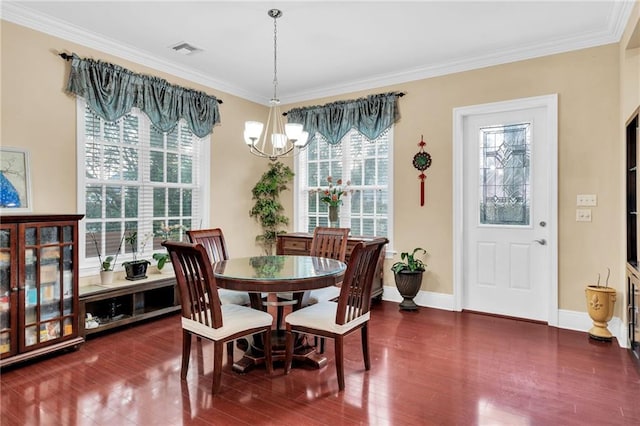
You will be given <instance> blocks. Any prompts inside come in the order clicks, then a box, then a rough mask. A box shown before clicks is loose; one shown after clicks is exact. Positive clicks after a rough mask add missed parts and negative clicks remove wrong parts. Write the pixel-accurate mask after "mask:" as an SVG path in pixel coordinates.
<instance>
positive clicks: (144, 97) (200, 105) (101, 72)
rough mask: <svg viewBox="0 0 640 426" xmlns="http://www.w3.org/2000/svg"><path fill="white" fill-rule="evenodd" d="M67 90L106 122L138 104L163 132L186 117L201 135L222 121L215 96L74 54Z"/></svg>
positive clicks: (209, 131) (119, 116)
mask: <svg viewBox="0 0 640 426" xmlns="http://www.w3.org/2000/svg"><path fill="white" fill-rule="evenodd" d="M67 91H68V92H70V93H73V94H75V95H77V96H81V97H83V98H84V99H86V101H87V104H88V105H89V107H90V108H91V109H92V110H93V111H94V112H95V113H96V114H97V115H99V116H100V117H102V118H103V119H105V120H107V121H116V120H118V119H120V118H121V117H123V116H124V115H125V114H127V113H128V112H129V111H131V108H133V107H137V108H139V109H140V110H141V111H143V112H144V113H145V114H147V116H148V117H149V119H150V120H151V122H152V123H153V124H154V125H155V126H156V127H158V128H159V129H160V130H161V131H163V132H169V131H171V129H173V128H174V127H175V126H176V124H178V121H179V120H180V119H181V118H183V119H185V121H186V122H187V124H188V126H189V128H190V129H191V130H192V131H193V133H194V134H195V135H196V136H198V137H204V136H206V135H208V134H209V133H211V132H212V131H213V126H215V125H216V124H218V123H219V122H220V113H219V111H218V99H217V98H216V97H215V96H211V95H208V94H206V93H204V92H200V91H196V90H192V89H187V88H184V87H181V86H176V85H173V84H170V83H169V82H167V81H166V80H163V79H161V78H158V77H153V76H148V75H143V74H137V73H134V72H132V71H130V70H128V69H126V68H122V67H120V66H118V65H115V64H111V63H108V62H102V61H95V60H93V59H87V58H80V57H78V56H77V55H75V54H73V57H72V59H71V72H70V74H69V80H68V81H67Z"/></svg>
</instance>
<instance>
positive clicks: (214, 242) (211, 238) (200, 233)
mask: <svg viewBox="0 0 640 426" xmlns="http://www.w3.org/2000/svg"><path fill="white" fill-rule="evenodd" d="M187 236H188V237H189V240H190V241H191V242H192V243H200V244H202V245H203V246H204V248H205V249H206V250H207V254H208V255H209V259H211V263H215V262H219V261H221V260H226V259H229V254H228V253H227V245H226V243H225V241H224V234H223V233H222V229H220V228H214V229H195V230H194V229H192V230H189V231H187Z"/></svg>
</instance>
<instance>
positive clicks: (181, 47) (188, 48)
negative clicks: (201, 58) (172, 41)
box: [171, 42, 201, 55]
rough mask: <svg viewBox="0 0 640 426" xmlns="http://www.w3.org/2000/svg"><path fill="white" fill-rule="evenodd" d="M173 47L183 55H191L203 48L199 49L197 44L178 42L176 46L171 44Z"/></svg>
mask: <svg viewBox="0 0 640 426" xmlns="http://www.w3.org/2000/svg"><path fill="white" fill-rule="evenodd" d="M171 49H173V50H174V51H176V52H178V53H180V54H182V55H191V54H192V53H195V52H199V51H200V50H201V49H198V48H197V47H195V46H192V45H190V44H189V43H184V42H181V43H178V44H176V45H175V46H171Z"/></svg>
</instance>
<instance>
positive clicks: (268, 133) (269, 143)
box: [244, 9, 309, 161]
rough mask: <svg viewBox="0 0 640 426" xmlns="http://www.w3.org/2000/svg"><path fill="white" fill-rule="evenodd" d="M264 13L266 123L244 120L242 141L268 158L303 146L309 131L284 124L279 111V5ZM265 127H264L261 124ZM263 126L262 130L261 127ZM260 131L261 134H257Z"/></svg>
mask: <svg viewBox="0 0 640 426" xmlns="http://www.w3.org/2000/svg"><path fill="white" fill-rule="evenodd" d="M267 14H268V15H269V16H270V17H271V18H273V98H271V100H270V101H269V116H268V117H267V125H266V126H265V125H264V124H263V123H261V122H259V121H247V122H245V124H244V141H245V143H246V144H247V146H248V147H249V149H250V151H251V153H252V154H254V155H257V156H259V157H266V158H269V159H270V160H272V161H275V160H276V159H278V158H280V157H288V156H292V155H294V154H295V153H296V148H297V150H298V151H299V150H300V149H302V148H304V147H306V146H307V141H308V139H309V133H307V132H305V131H304V130H303V128H302V124H298V123H287V124H284V120H283V118H282V117H283V116H282V113H281V112H280V99H278V61H277V59H278V26H277V20H278V18H280V17H281V16H282V11H281V10H279V9H271V10H269V11H268V12H267ZM265 127H266V128H265ZM263 129H264V130H265V132H264V134H262V130H263ZM260 135H262V138H260Z"/></svg>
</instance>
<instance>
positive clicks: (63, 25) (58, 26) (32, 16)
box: [2, 2, 268, 104]
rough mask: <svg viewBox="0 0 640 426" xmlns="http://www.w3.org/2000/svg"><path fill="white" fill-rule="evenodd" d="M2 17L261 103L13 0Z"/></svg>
mask: <svg viewBox="0 0 640 426" xmlns="http://www.w3.org/2000/svg"><path fill="white" fill-rule="evenodd" d="M2 19H3V20H6V21H9V22H13V23H14V24H18V25H22V26H24V27H27V28H31V29H33V30H36V31H40V32H43V33H45V34H49V35H51V36H54V37H58V38H61V39H63V40H67V41H70V42H73V43H76V44H79V45H82V46H86V47H89V48H91V49H95V50H98V51H100V52H104V53H108V54H110V55H114V56H117V57H119V58H122V59H125V60H128V61H131V62H134V63H136V64H140V65H143V66H146V67H149V68H153V69H155V70H158V71H163V72H166V73H168V74H171V75H174V76H176V77H180V78H184V79H186V80H189V81H193V82H194V83H198V84H202V85H204V86H207V87H210V88H212V89H215V90H219V91H222V92H225V93H228V94H230V95H234V96H238V97H240V98H243V99H246V100H249V101H252V102H256V103H260V104H265V100H264V98H262V97H256V96H255V94H252V93H249V92H247V91H246V90H244V89H242V88H240V87H237V86H235V85H233V84H230V83H228V82H225V81H222V80H216V79H213V78H211V77H209V76H207V75H205V74H202V73H201V72H199V71H195V70H193V69H190V68H187V67H183V66H181V65H178V64H176V63H173V62H171V61H167V60H165V59H161V58H158V57H157V56H154V55H150V54H149V53H148V52H146V51H143V50H139V49H136V48H135V47H133V46H130V45H124V44H122V43H120V42H116V41H114V40H111V39H108V38H105V37H102V36H97V35H96V34H94V33H91V32H88V31H86V30H84V29H81V28H79V27H77V26H74V25H71V24H69V23H68V22H63V21H60V20H58V19H55V18H51V17H50V16H47V15H43V14H40V13H37V12H35V11H33V10H31V9H28V8H26V7H23V6H22V5H20V4H18V3H15V2H14V3H8V2H3V4H2ZM267 103H268V102H267Z"/></svg>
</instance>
